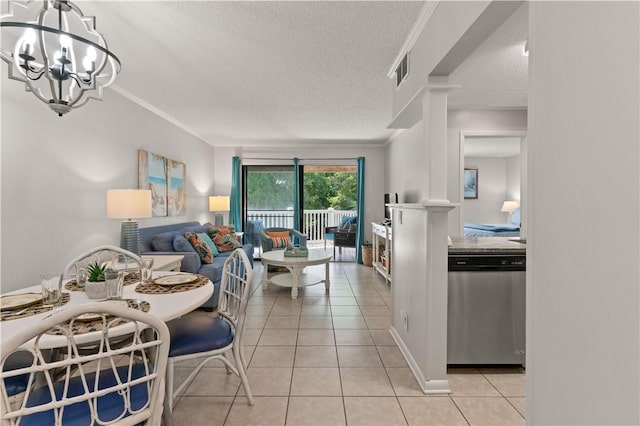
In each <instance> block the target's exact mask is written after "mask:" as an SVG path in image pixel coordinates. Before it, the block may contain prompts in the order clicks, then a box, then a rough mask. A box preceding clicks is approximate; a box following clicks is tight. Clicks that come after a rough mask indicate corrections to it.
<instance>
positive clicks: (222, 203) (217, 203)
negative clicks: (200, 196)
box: [209, 195, 230, 212]
mask: <svg viewBox="0 0 640 426" xmlns="http://www.w3.org/2000/svg"><path fill="white" fill-rule="evenodd" d="M229 206H230V199H229V196H227V195H216V196H211V197H209V211H210V212H228V211H229Z"/></svg>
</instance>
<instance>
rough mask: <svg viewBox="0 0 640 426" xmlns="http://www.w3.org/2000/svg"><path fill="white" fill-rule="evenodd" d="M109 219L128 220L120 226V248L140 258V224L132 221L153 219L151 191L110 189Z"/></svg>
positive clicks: (108, 200)
mask: <svg viewBox="0 0 640 426" xmlns="http://www.w3.org/2000/svg"><path fill="white" fill-rule="evenodd" d="M107 217H108V218H109V219H127V220H124V221H122V223H121V224H120V247H122V248H123V249H125V250H129V251H130V252H132V253H135V254H137V255H138V256H140V232H139V231H138V222H136V221H134V220H132V219H139V218H143V217H151V190H149V189H109V190H108V191H107Z"/></svg>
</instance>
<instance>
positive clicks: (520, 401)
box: [507, 397, 527, 418]
mask: <svg viewBox="0 0 640 426" xmlns="http://www.w3.org/2000/svg"><path fill="white" fill-rule="evenodd" d="M507 401H509V403H510V404H511V405H513V406H514V408H515V409H516V410H518V413H520V415H521V416H522V417H525V418H526V415H527V405H526V398H525V397H515V398H507Z"/></svg>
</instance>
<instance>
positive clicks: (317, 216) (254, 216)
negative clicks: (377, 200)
mask: <svg viewBox="0 0 640 426" xmlns="http://www.w3.org/2000/svg"><path fill="white" fill-rule="evenodd" d="M355 215H356V211H355V210H333V209H326V210H304V213H303V223H302V233H303V234H305V235H306V236H307V239H308V241H309V242H318V241H323V240H324V229H325V228H326V227H328V226H338V225H339V224H340V221H341V220H342V218H343V217H345V216H355ZM247 220H251V221H258V220H259V221H261V222H262V226H263V227H264V228H272V227H281V228H293V210H249V211H248V212H247Z"/></svg>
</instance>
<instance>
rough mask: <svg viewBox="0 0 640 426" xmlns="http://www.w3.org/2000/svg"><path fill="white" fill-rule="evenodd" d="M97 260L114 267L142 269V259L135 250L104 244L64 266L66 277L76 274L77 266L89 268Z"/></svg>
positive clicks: (125, 269) (132, 269) (133, 269)
mask: <svg viewBox="0 0 640 426" xmlns="http://www.w3.org/2000/svg"><path fill="white" fill-rule="evenodd" d="M93 262H97V263H99V264H101V265H106V266H108V267H110V268H113V269H122V270H124V271H129V270H131V271H141V270H142V259H141V258H140V256H138V255H136V254H135V253H133V252H130V251H128V250H125V249H123V248H120V247H116V246H112V245H103V246H98V247H95V248H92V249H91V250H89V251H87V252H85V253H83V254H81V255H79V256H77V257H76V258H74V259H73V260H71V261H70V262H69V263H67V266H65V268H64V273H63V276H64V277H70V276H75V275H76V274H77V272H78V271H77V268H78V267H83V268H87V267H88V265H89V264H90V263H93Z"/></svg>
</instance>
